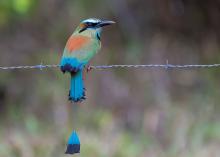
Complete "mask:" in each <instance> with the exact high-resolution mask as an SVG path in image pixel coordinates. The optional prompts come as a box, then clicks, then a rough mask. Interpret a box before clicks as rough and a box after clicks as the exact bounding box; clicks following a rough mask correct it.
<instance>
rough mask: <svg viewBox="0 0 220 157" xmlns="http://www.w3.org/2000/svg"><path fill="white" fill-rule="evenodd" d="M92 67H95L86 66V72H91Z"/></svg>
mask: <svg viewBox="0 0 220 157" xmlns="http://www.w3.org/2000/svg"><path fill="white" fill-rule="evenodd" d="M92 69H93V67H91V66H90V65H89V66H87V68H86V72H87V73H88V72H90V71H91V70H92Z"/></svg>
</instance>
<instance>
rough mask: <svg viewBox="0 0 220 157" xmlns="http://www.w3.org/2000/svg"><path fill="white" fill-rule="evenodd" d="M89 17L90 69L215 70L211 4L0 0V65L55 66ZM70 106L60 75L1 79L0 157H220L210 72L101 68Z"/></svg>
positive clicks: (219, 48) (215, 4)
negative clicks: (100, 28)
mask: <svg viewBox="0 0 220 157" xmlns="http://www.w3.org/2000/svg"><path fill="white" fill-rule="evenodd" d="M90 17H97V18H101V19H109V20H114V21H116V22H117V24H116V25H113V26H111V27H106V28H105V30H104V32H103V34H102V50H101V52H100V53H99V54H98V55H97V56H96V57H95V58H94V59H93V60H92V65H102V64H163V63H165V62H166V60H167V59H168V60H169V62H170V63H172V64H212V63H220V53H219V52H220V44H219V43H220V29H219V28H220V1H219V0H212V1H208V0H111V1H110V0H102V1H101V0H65V1H64V0H0V54H1V57H0V65H1V66H13V65H36V64H40V63H44V64H58V63H59V60H60V57H61V55H62V50H63V48H64V46H65V43H66V41H67V39H68V37H69V36H70V35H71V33H72V31H73V30H74V28H75V27H76V26H77V25H78V24H79V22H80V21H81V20H83V19H86V18H90ZM85 84H86V88H87V91H86V94H87V100H86V101H84V102H83V103H81V104H80V105H72V104H71V103H70V102H69V101H68V100H67V99H68V91H69V76H68V75H63V74H62V73H61V72H60V70H59V69H44V70H42V71H40V70H36V69H35V70H15V71H9V70H8V71H1V72H0V124H1V125H0V156H1V157H41V156H43V157H61V156H66V155H64V151H65V148H66V141H67V138H68V136H69V135H70V133H71V131H72V129H76V130H77V132H78V134H79V136H80V139H81V143H82V145H81V153H80V154H79V155H76V156H81V157H219V156H220V149H219V148H220V122H219V121H220V105H219V100H220V86H219V84H220V71H219V69H217V68H216V69H215V68H212V69H194V70H193V69H192V70H164V69H108V70H103V71H98V70H93V71H91V72H90V73H89V74H87V76H86V81H85Z"/></svg>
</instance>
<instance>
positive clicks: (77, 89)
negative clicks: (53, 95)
mask: <svg viewBox="0 0 220 157" xmlns="http://www.w3.org/2000/svg"><path fill="white" fill-rule="evenodd" d="M82 73H83V72H82V70H79V71H78V72H76V73H72V74H71V85H70V93H69V100H71V101H74V102H78V101H81V100H83V99H85V88H84V83H83V77H82V75H83V74H82Z"/></svg>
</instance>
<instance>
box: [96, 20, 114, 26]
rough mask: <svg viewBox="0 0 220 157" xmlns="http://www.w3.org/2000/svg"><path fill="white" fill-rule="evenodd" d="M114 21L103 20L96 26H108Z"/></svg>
mask: <svg viewBox="0 0 220 157" xmlns="http://www.w3.org/2000/svg"><path fill="white" fill-rule="evenodd" d="M114 23H115V22H114V21H108V20H103V21H101V22H100V23H99V24H98V27H104V26H108V25H111V24H114Z"/></svg>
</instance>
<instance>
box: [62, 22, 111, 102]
mask: <svg viewBox="0 0 220 157" xmlns="http://www.w3.org/2000/svg"><path fill="white" fill-rule="evenodd" d="M113 23H115V22H114V21H109V20H100V19H97V18H89V19H86V20H83V21H82V22H81V23H80V24H79V26H78V27H77V28H76V30H75V31H74V32H73V34H72V35H71V36H70V38H69V39H68V41H67V43H66V46H65V48H64V51H63V56H62V58H61V62H60V68H61V71H62V72H63V73H65V72H68V73H70V75H71V83H70V91H69V100H70V101H73V102H80V101H82V100H84V99H85V86H84V81H83V71H84V70H85V68H86V66H87V65H88V63H89V61H90V60H91V59H92V58H93V56H94V55H95V54H96V53H98V51H99V50H100V48H101V32H102V28H103V27H104V26H107V25H111V24H113Z"/></svg>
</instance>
